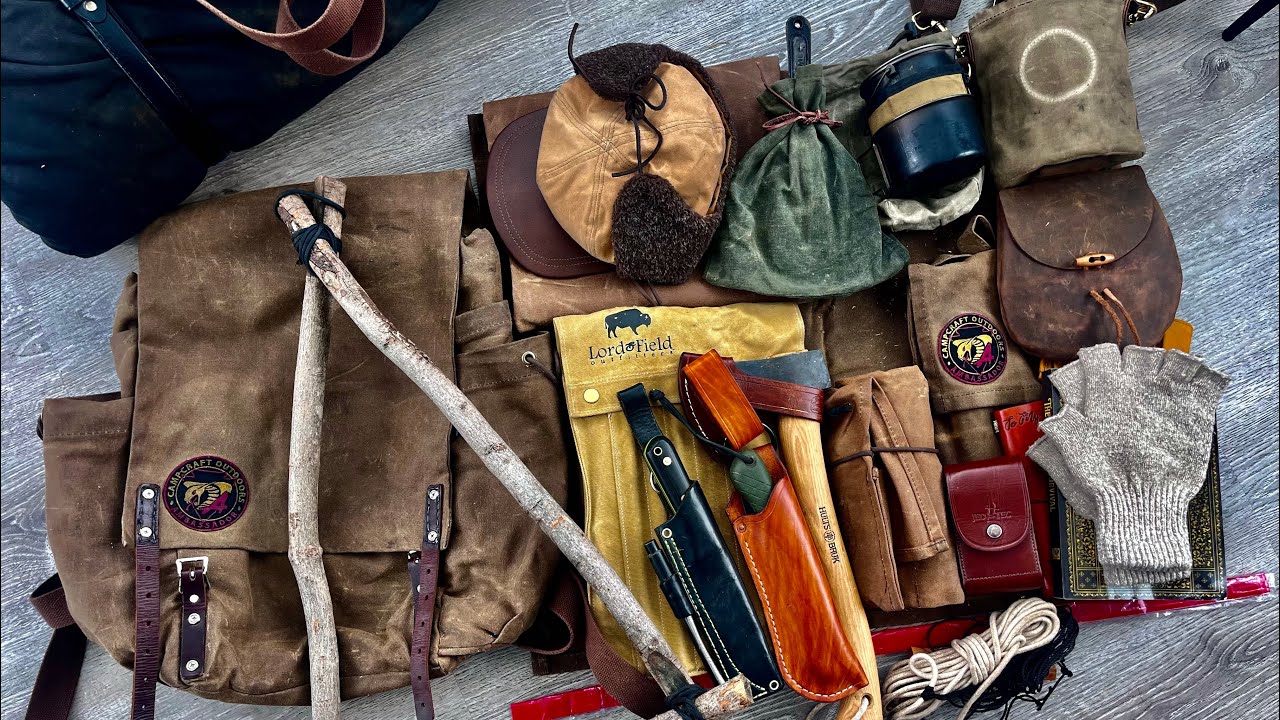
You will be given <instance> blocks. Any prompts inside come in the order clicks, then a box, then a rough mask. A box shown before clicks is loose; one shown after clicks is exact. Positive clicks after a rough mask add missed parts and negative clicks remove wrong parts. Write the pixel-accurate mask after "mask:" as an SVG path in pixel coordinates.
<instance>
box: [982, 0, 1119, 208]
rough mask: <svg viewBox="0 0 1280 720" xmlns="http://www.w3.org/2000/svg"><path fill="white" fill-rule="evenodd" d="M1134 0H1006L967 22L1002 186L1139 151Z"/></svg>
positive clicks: (1089, 167) (1105, 162)
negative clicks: (1131, 26)
mask: <svg viewBox="0 0 1280 720" xmlns="http://www.w3.org/2000/svg"><path fill="white" fill-rule="evenodd" d="M1129 4H1130V0H1004V2H997V3H996V4H995V5H993V6H992V7H989V8H987V9H985V10H983V11H981V12H979V13H977V14H976V15H974V16H973V18H972V19H971V20H970V21H969V50H970V57H971V59H972V63H973V68H974V78H975V80H977V83H978V87H979V88H980V89H981V96H982V107H983V114H984V118H983V121H984V125H985V127H986V133H987V149H988V153H989V158H990V164H991V171H992V173H991V176H992V178H993V179H994V180H995V183H996V186H997V187H1001V188H1006V187H1012V186H1014V185H1018V184H1021V183H1022V182H1025V181H1026V180H1028V179H1030V178H1033V177H1036V176H1038V175H1041V176H1043V175H1056V174H1062V173H1066V172H1078V171H1081V170H1096V169H1100V168H1105V167H1108V166H1111V165H1118V164H1120V163H1122V162H1126V161H1129V160H1136V159H1138V158H1140V157H1142V154H1143V152H1144V147H1143V143H1142V135H1141V134H1140V133H1139V132H1138V110H1137V106H1136V105H1135V104H1134V99H1133V86H1132V84H1131V83H1130V80H1129V49H1128V47H1127V46H1126V45H1125V20H1126V15H1127V13H1128V8H1129Z"/></svg>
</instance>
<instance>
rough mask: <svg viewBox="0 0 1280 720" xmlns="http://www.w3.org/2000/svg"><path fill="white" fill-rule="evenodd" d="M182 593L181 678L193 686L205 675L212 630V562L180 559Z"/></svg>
mask: <svg viewBox="0 0 1280 720" xmlns="http://www.w3.org/2000/svg"><path fill="white" fill-rule="evenodd" d="M177 566H178V593H179V594H180V595H181V596H182V629H181V631H180V632H179V633H178V677H179V678H181V679H182V682H184V683H189V682H191V681H192V680H196V679H198V678H199V677H201V676H202V675H204V669H205V639H206V636H207V632H208V630H207V628H208V626H209V581H208V577H207V574H208V572H209V558H208V557H207V556H204V555H200V556H198V557H188V558H178V562H177Z"/></svg>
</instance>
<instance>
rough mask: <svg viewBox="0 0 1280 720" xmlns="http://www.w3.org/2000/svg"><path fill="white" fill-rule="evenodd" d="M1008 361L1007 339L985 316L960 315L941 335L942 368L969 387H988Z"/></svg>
mask: <svg viewBox="0 0 1280 720" xmlns="http://www.w3.org/2000/svg"><path fill="white" fill-rule="evenodd" d="M1008 358H1009V352H1008V348H1007V347H1006V346H1005V341H1004V336H1003V335H1001V334H1000V331H999V330H998V329H997V328H996V324H995V323H994V322H992V321H991V318H988V317H987V316H986V315H979V314H977V313H966V314H964V315H957V316H955V317H954V318H952V319H951V320H950V321H949V322H947V324H946V325H943V326H942V332H940V333H938V359H939V360H940V361H941V362H942V367H944V368H946V370H947V374H948V375H950V376H951V377H953V378H955V379H956V380H959V381H960V382H962V383H965V384H967V385H985V384H987V383H989V382H992V381H993V380H995V379H996V378H998V377H1000V374H1001V373H1003V372H1004V366H1005V363H1006V362H1007V361H1008Z"/></svg>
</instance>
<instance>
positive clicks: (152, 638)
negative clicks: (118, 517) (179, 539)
mask: <svg viewBox="0 0 1280 720" xmlns="http://www.w3.org/2000/svg"><path fill="white" fill-rule="evenodd" d="M135 515H136V520H135V524H136V527H135V528H134V538H133V558H134V560H133V573H134V577H133V603H134V616H133V619H134V636H133V637H134V641H133V647H134V651H133V714H132V718H133V720H152V718H154V717H155V716H156V680H157V679H158V678H159V676H160V486H159V485H153V484H146V485H143V486H141V487H139V488H138V505H137V513H136V514H135Z"/></svg>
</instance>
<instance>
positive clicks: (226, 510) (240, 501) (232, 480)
mask: <svg viewBox="0 0 1280 720" xmlns="http://www.w3.org/2000/svg"><path fill="white" fill-rule="evenodd" d="M248 504H249V483H248V482H247V481H246V480H245V477H244V473H242V472H240V468H238V467H236V466H235V464H234V463H232V462H231V461H230V460H226V459H223V458H220V457H217V456H215V455H204V456H201V457H195V458H191V459H190V460H187V461H185V462H183V463H182V464H181V465H179V466H178V467H176V468H174V469H173V472H171V473H169V478H168V479H167V480H165V483H164V506H165V507H166V508H168V509H169V514H170V515H172V516H173V519H174V520H177V521H178V522H180V523H182V524H183V525H184V526H186V527H189V528H191V529H192V530H197V531H199V532H213V531H215V530H223V529H225V528H227V527H229V526H230V525H231V523H233V522H235V521H236V520H239V519H240V516H241V515H243V514H244V509H245V507H246V506H247V505H248Z"/></svg>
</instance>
